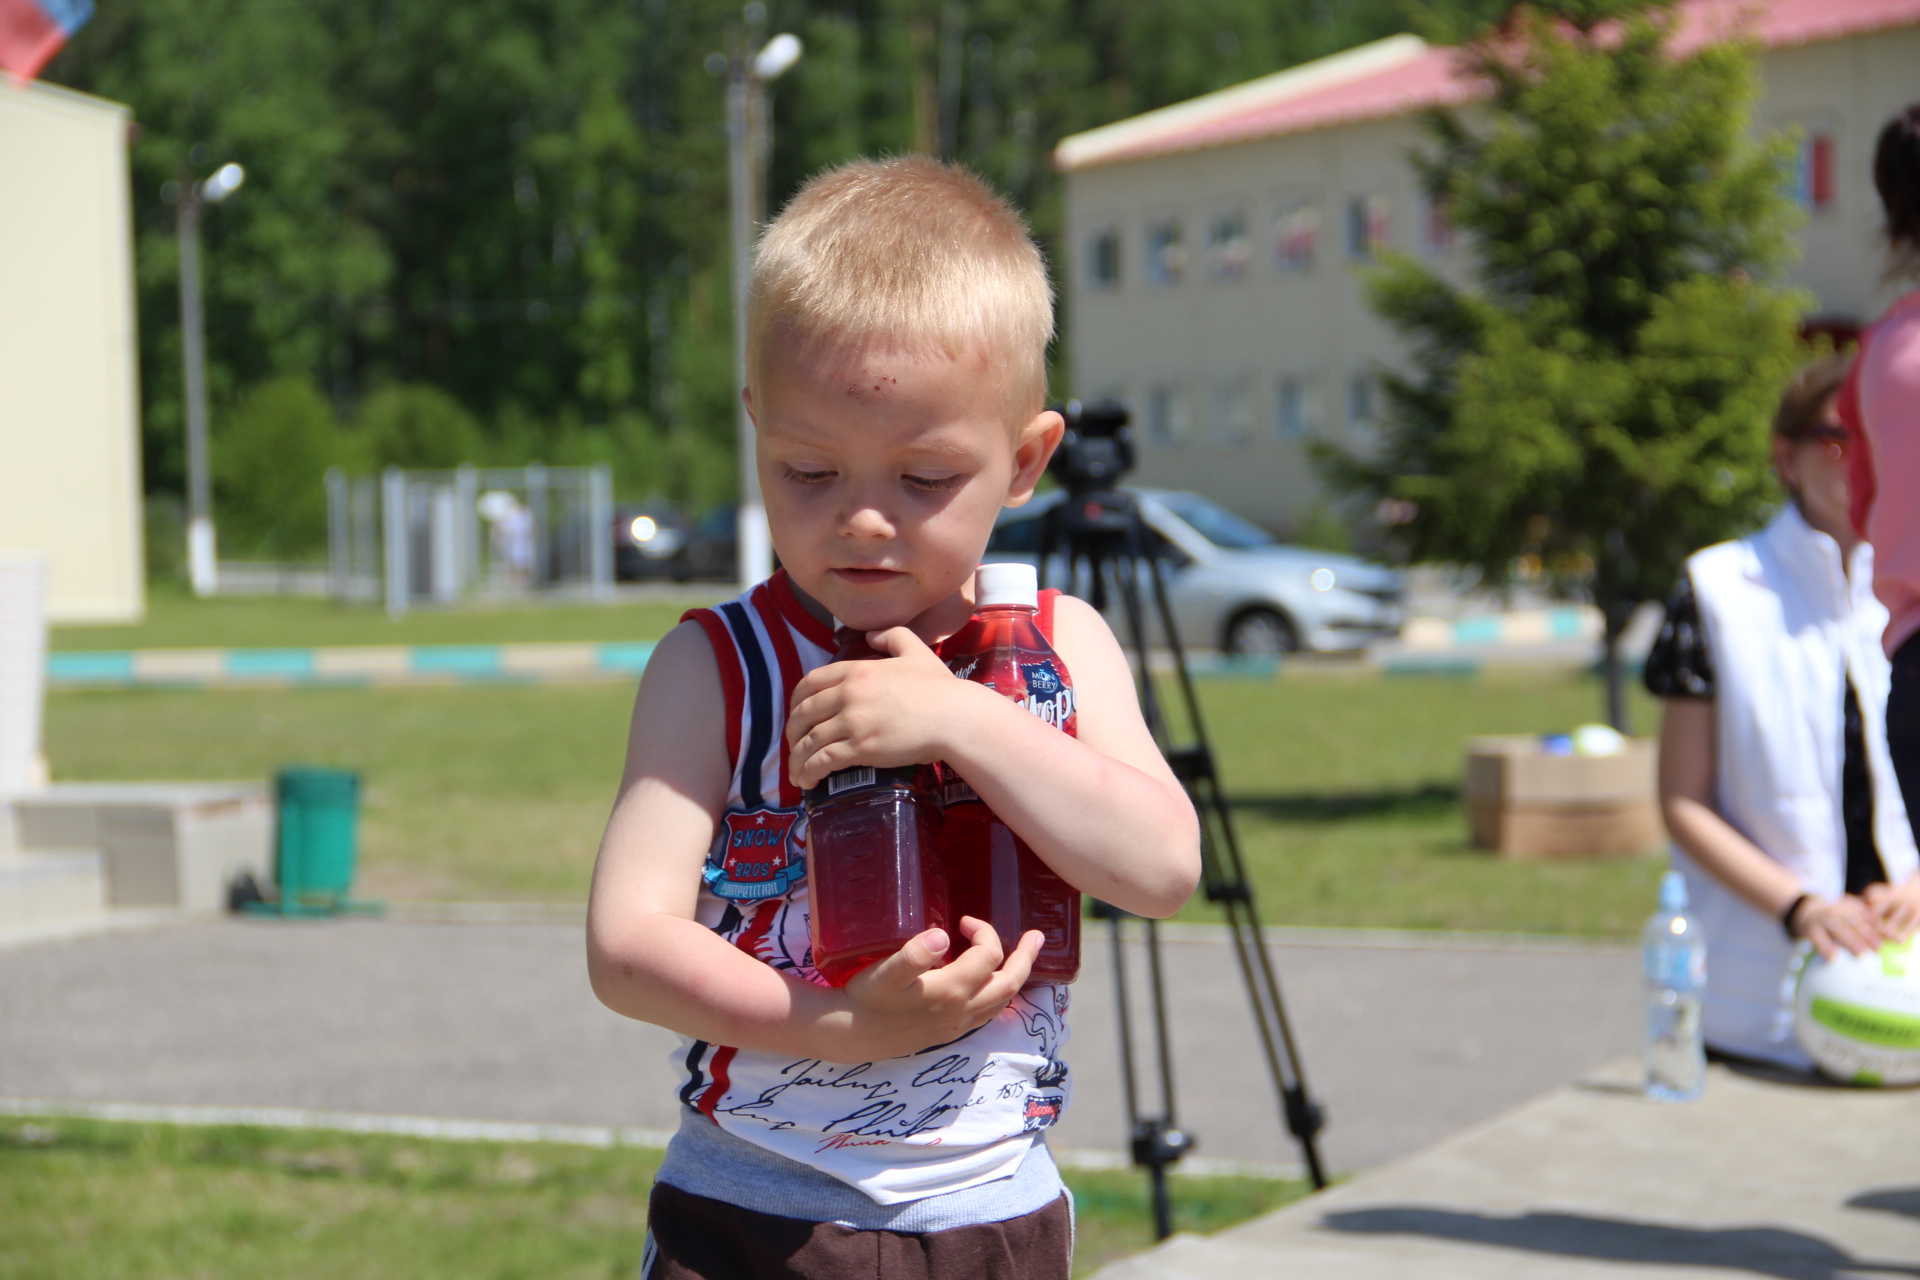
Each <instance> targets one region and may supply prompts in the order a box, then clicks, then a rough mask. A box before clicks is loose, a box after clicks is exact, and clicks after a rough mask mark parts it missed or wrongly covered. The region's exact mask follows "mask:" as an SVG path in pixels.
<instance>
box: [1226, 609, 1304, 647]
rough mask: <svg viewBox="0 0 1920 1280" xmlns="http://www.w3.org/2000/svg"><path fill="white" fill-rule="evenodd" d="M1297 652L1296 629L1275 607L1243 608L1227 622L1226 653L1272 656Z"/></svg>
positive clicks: (1298, 642)
mask: <svg viewBox="0 0 1920 1280" xmlns="http://www.w3.org/2000/svg"><path fill="white" fill-rule="evenodd" d="M1299 651H1300V634H1299V632H1297V631H1295V630H1294V629H1293V623H1292V622H1290V621H1288V620H1287V618H1286V616H1285V615H1284V614H1282V613H1281V612H1280V611H1279V610H1277V609H1246V610H1243V611H1241V612H1240V613H1237V614H1235V615H1234V618H1233V621H1232V622H1229V623H1228V624H1227V652H1228V653H1230V654H1232V655H1233V656H1234V657H1236V658H1271V657H1277V656H1279V655H1280V654H1283V653H1298V652H1299Z"/></svg>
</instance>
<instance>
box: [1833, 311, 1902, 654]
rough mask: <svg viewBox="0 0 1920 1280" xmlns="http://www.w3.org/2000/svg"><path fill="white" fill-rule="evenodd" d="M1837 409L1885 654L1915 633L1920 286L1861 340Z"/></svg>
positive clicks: (1857, 523) (1856, 519)
mask: <svg viewBox="0 0 1920 1280" xmlns="http://www.w3.org/2000/svg"><path fill="white" fill-rule="evenodd" d="M1837 408H1838V409H1839V413H1840V418H1841V420H1842V421H1843V422H1845V423H1846V425H1847V428H1848V430H1850V431H1851V432H1852V433H1853V434H1854V437H1855V440H1856V442H1857V443H1856V448H1855V451H1854V461H1853V465H1852V466H1851V467H1850V468H1849V470H1850V471H1851V473H1852V478H1853V523H1854V526H1855V527H1856V528H1857V529H1858V530H1859V531H1860V533H1861V534H1862V536H1864V537H1865V538H1866V540H1867V541H1868V542H1871V543H1872V544H1873V593H1874V594H1875V595H1877V596H1879V597H1880V602H1881V603H1882V604H1884V605H1886V606H1887V612H1888V613H1889V614H1890V615H1891V620H1890V621H1889V622H1888V623H1887V630H1886V635H1885V637H1884V639H1883V643H1884V645H1885V647H1886V651H1887V656H1889V657H1891V656H1893V653H1894V651H1895V650H1897V649H1898V648H1899V647H1900V646H1901V645H1902V644H1903V643H1905V642H1906V640H1907V639H1908V638H1909V637H1911V636H1913V635H1914V634H1915V633H1916V632H1920V289H1916V290H1915V291H1913V292H1912V293H1909V294H1907V295H1906V296H1904V297H1902V298H1900V299H1899V300H1898V301H1896V302H1895V303H1894V304H1893V305H1892V306H1891V307H1888V308H1887V313H1886V314H1885V315H1883V316H1881V317H1880V318H1879V319H1878V320H1876V321H1874V322H1873V324H1872V325H1870V326H1869V327H1868V328H1867V331H1866V332H1865V333H1863V334H1861V335H1860V354H1859V356H1858V357H1857V358H1856V359H1855V361H1854V365H1853V369H1852V371H1851V372H1850V373H1849V375H1848V377H1847V382H1846V385H1845V386H1844V387H1842V388H1841V391H1840V403H1839V405H1838V406H1837ZM1860 445H1864V447H1858V446H1860Z"/></svg>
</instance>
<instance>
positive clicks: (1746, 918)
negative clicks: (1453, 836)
mask: <svg viewBox="0 0 1920 1280" xmlns="http://www.w3.org/2000/svg"><path fill="white" fill-rule="evenodd" d="M1846 372H1847V361H1846V359H1845V358H1844V357H1841V356H1829V357H1826V358H1825V359H1822V360H1819V361H1817V362H1815V363H1814V364H1812V365H1809V366H1808V367H1807V368H1805V369H1803V370H1801V372H1800V373H1799V375H1798V376H1797V377H1795V378H1794V380H1793V382H1792V384H1791V385H1790V386H1789V387H1788V388H1787V391H1786V394H1785V395H1784V396H1783V397H1782V399H1781V402H1780V408H1779V411H1778V413H1777V414H1776V415H1775V418H1774V426H1773V460H1774V468H1775V470H1776V472H1777V473H1778V474H1779V477H1780V482H1781V484H1782V485H1783V486H1784V487H1785V488H1786V490H1787V492H1788V494H1789V495H1790V501H1789V502H1788V503H1787V504H1786V506H1785V507H1783V508H1782V509H1781V511H1780V514H1779V515H1778V516H1776V517H1775V518H1774V519H1773V521H1772V522H1771V523H1770V524H1768V525H1767V527H1766V528H1765V529H1763V530H1761V531H1760V532H1759V533H1756V534H1754V535H1752V536H1751V537H1748V538H1743V539H1741V540H1739V541H1737V542H1725V543H1721V544H1720V545H1718V546H1713V547H1708V548H1707V549H1705V550H1704V551H1699V552H1696V553H1695V554H1694V555H1693V556H1692V557H1690V558H1689V559H1688V561H1687V567H1686V571H1685V572H1684V573H1683V574H1682V575H1681V577H1680V581H1679V583H1678V585H1677V586H1675V588H1674V591H1673V595H1672V596H1671V597H1670V598H1669V599H1668V601H1667V617H1666V622H1665V624H1664V625H1663V626H1662V628H1661V630H1660V635H1659V638H1658V639H1657V640H1656V641H1655V642H1654V647H1653V651H1652V653H1651V654H1649V655H1648V657H1647V668H1646V684H1647V688H1648V689H1649V690H1650V691H1651V692H1653V693H1655V694H1657V695H1658V696H1660V697H1661V698H1663V699H1665V714H1664V717H1663V719H1662V723H1661V727H1660V803H1661V809H1662V812H1663V814H1664V816H1665V817H1666V821H1667V830H1668V831H1669V832H1670V833H1671V835H1672V837H1673V844H1674V849H1673V862H1674V866H1675V867H1676V868H1678V869H1679V870H1680V871H1681V872H1683V873H1684V874H1685V875H1686V878H1687V896H1688V900H1689V901H1690V902H1691V903H1692V904H1693V907H1692V910H1693V912H1694V914H1695V915H1696V916H1698V917H1699V920H1700V924H1701V929H1702V932H1703V933H1704V934H1705V936H1706V941H1707V956H1708V964H1707V990H1706V997H1705V1000H1704V1003H1703V1008H1702V1012H1701V1022H1702V1030H1703V1033H1704V1036H1705V1039H1706V1042H1707V1045H1708V1047H1709V1048H1712V1049H1716V1050H1719V1051H1720V1052H1723V1053H1729V1054H1733V1055H1736V1056H1739V1057H1745V1058H1754V1059H1758V1060H1761V1061H1765V1062H1772V1063H1776V1064H1778V1065H1781V1066H1787V1067H1793V1068H1796V1069H1801V1070H1810V1069H1811V1068H1812V1065H1813V1064H1812V1061H1811V1059H1809V1058H1808V1057H1807V1056H1806V1053H1805V1051H1804V1050H1803V1049H1801V1047H1800V1044H1799V1042H1798V1041H1797V1040H1796V1039H1795V1038H1794V1034H1793V1005H1792V996H1791V991H1792V984H1791V982H1790V981H1789V977H1790V972H1791V966H1792V964H1793V962H1794V955H1795V951H1796V948H1797V947H1798V946H1799V944H1800V942H1801V940H1802V939H1804V940H1807V941H1810V942H1811V943H1812V944H1813V945H1814V946H1815V947H1817V948H1819V950H1820V952H1821V953H1822V954H1824V955H1832V954H1833V953H1834V952H1835V950H1836V949H1840V948H1844V949H1846V950H1848V951H1852V952H1856V953H1859V952H1865V951H1871V950H1873V949H1874V948H1876V947H1879V946H1880V945H1881V944H1882V943H1883V942H1886V941H1890V940H1891V941H1898V940H1901V939H1905V938H1908V937H1911V936H1912V934H1913V932H1914V930H1915V928H1916V926H1920V876H1916V875H1915V874H1914V872H1915V864H1916V857H1915V851H1914V841H1913V832H1912V828H1911V826H1910V825H1909V824H1908V821H1907V811H1906V807H1905V805H1904V804H1903V803H1902V800H1901V792H1900V787H1899V785H1898V783H1897V782H1896V780H1895V778H1894V772H1893V764H1892V761H1891V759H1890V758H1889V756H1888V751H1887V740H1886V734H1885V732H1884V731H1883V722H1882V708H1884V707H1885V706H1886V700H1887V683H1888V666H1887V659H1886V655H1885V654H1884V653H1882V652H1881V649H1880V643H1879V638H1880V632H1881V630H1882V628H1884V627H1885V625H1886V621H1887V611H1886V609H1885V608H1884V607H1882V606H1881V604H1880V603H1879V601H1877V600H1875V599H1874V597H1873V592H1872V589H1871V586H1870V584H1871V581H1872V577H1873V551H1874V549H1873V548H1872V547H1870V546H1868V545H1867V544H1866V543H1864V542H1862V541H1861V540H1860V539H1859V537H1858V536H1857V535H1856V534H1855V533H1854V531H1853V527H1852V525H1851V524H1850V523H1849V521H1848V518H1847V452H1848V451H1847V434H1846V432H1845V430H1844V429H1843V428H1842V427H1841V426H1840V424H1839V422H1838V420H1837V419H1836V418H1835V416H1834V398H1835V395H1836V394H1837V392H1838V391H1839V388H1840V384H1841V380H1842V379H1843V378H1844V377H1845V376H1846Z"/></svg>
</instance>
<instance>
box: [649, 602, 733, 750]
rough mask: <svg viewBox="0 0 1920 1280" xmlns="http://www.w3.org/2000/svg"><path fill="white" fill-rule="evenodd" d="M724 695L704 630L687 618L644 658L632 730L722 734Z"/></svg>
mask: <svg viewBox="0 0 1920 1280" xmlns="http://www.w3.org/2000/svg"><path fill="white" fill-rule="evenodd" d="M726 710H727V700H726V693H725V691H724V690H723V688H722V686H721V683H720V662H719V659H718V658H717V657H716V656H715V654H714V651H713V643H712V642H711V641H710V640H709V639H708V638H707V632H706V628H704V627H702V626H701V625H700V624H699V623H698V622H695V621H693V620H691V619H689V620H688V621H686V622H682V623H681V624H680V625H678V626H676V627H675V628H674V629H673V630H671V631H669V632H667V634H666V635H664V636H662V637H661V638H660V640H659V641H658V642H657V643H656V644H655V645H654V646H653V652H652V653H651V654H649V655H648V656H647V668H646V671H645V672H643V673H642V675H641V677H640V696H639V699H638V700H637V702H636V703H635V705H634V728H635V730H636V731H638V730H642V729H649V730H655V731H658V730H661V729H674V730H680V731H702V730H705V729H706V728H708V727H711V729H712V732H713V733H714V734H715V735H716V739H718V738H719V737H720V736H722V727H723V725H722V722H723V719H724V717H725V715H726Z"/></svg>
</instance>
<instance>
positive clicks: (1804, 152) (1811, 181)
mask: <svg viewBox="0 0 1920 1280" xmlns="http://www.w3.org/2000/svg"><path fill="white" fill-rule="evenodd" d="M1833 194H1834V181H1833V135H1832V134H1830V133H1814V132H1808V133H1803V134H1801V135H1800V150H1799V152H1798V154H1797V155H1795V157H1794V165H1793V198H1794V199H1795V200H1797V201H1799V202H1800V207H1801V208H1802V209H1805V210H1807V211H1808V212H1809V213H1818V212H1819V211H1821V210H1823V209H1830V208H1832V207H1833Z"/></svg>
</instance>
